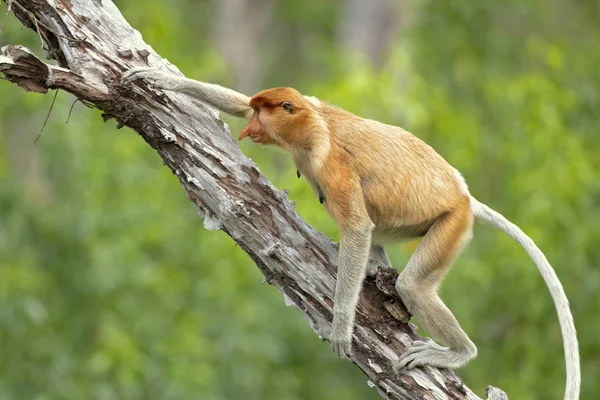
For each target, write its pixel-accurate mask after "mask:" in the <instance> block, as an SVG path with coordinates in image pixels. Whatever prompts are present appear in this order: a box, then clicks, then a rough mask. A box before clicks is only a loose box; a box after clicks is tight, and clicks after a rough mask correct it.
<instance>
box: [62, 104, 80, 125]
mask: <svg viewBox="0 0 600 400" xmlns="http://www.w3.org/2000/svg"><path fill="white" fill-rule="evenodd" d="M78 101H79V99H75V101H74V102H73V104H71V108H69V115H67V120H66V121H65V124H68V123H69V120H70V119H71V113H72V112H73V107H75V103H77V102H78Z"/></svg>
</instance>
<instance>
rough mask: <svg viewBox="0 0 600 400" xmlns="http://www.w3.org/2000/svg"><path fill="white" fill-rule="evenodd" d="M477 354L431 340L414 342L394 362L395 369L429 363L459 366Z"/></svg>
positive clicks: (449, 366) (452, 366)
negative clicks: (395, 362)
mask: <svg viewBox="0 0 600 400" xmlns="http://www.w3.org/2000/svg"><path fill="white" fill-rule="evenodd" d="M476 355H477V350H476V349H475V350H471V349H457V350H455V349H449V348H447V347H443V346H440V345H439V344H437V343H435V342H433V341H427V342H415V343H413V344H412V345H411V346H409V347H408V349H406V351H405V352H404V353H403V354H402V355H401V356H400V359H399V360H398V363H397V364H396V370H397V371H400V370H402V369H407V370H410V369H412V368H416V367H420V366H424V365H430V366H432V367H438V368H450V369H455V368H460V367H462V366H464V365H465V364H467V363H468V362H469V361H471V360H472V359H473V358H475V356H476Z"/></svg>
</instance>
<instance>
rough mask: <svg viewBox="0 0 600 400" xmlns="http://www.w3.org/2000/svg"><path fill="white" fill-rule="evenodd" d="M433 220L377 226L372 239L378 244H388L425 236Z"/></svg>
mask: <svg viewBox="0 0 600 400" xmlns="http://www.w3.org/2000/svg"><path fill="white" fill-rule="evenodd" d="M433 222H434V221H427V222H423V223H422V224H416V225H406V226H399V227H382V226H376V227H375V229H374V230H373V235H372V240H373V242H374V243H377V244H387V243H394V242H403V241H407V240H410V239H415V238H420V237H423V236H425V234H426V233H427V231H428V230H429V228H431V225H433Z"/></svg>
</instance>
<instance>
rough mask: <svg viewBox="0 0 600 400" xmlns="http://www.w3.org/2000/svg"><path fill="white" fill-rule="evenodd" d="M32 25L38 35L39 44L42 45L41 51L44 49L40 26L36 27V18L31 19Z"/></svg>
mask: <svg viewBox="0 0 600 400" xmlns="http://www.w3.org/2000/svg"><path fill="white" fill-rule="evenodd" d="M33 23H34V24H35V30H36V32H37V34H38V37H39V38H40V44H41V45H42V49H45V47H44V39H43V38H42V30H41V29H40V26H39V25H38V20H37V18H35V17H33Z"/></svg>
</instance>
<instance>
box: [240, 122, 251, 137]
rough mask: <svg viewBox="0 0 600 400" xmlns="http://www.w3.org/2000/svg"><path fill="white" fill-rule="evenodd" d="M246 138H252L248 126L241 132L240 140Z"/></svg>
mask: <svg viewBox="0 0 600 400" xmlns="http://www.w3.org/2000/svg"><path fill="white" fill-rule="evenodd" d="M246 136H250V129H248V126H247V125H246V126H245V127H244V129H242V131H241V132H240V135H239V136H238V140H242V139H243V138H245V137H246Z"/></svg>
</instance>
